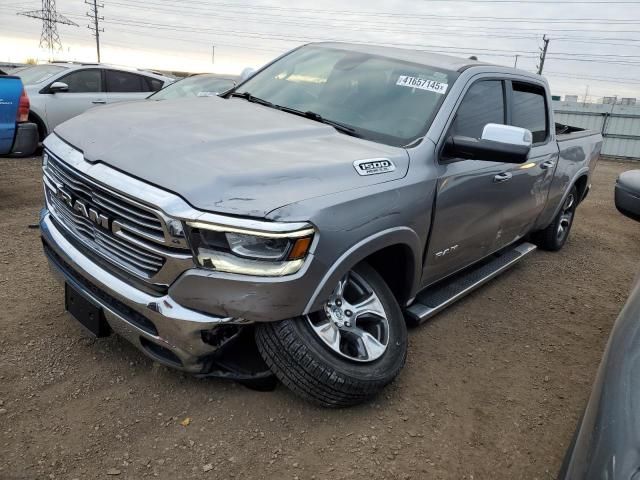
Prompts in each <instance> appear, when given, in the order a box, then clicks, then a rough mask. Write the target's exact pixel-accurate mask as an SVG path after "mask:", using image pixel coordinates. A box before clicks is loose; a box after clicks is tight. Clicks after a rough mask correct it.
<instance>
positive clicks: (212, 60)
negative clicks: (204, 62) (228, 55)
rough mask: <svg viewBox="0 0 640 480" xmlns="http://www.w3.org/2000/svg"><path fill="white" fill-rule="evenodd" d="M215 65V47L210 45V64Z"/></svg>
mask: <svg viewBox="0 0 640 480" xmlns="http://www.w3.org/2000/svg"><path fill="white" fill-rule="evenodd" d="M215 63H216V46H215V45H211V64H212V65H213V64H215Z"/></svg>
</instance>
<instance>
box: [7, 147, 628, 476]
mask: <svg viewBox="0 0 640 480" xmlns="http://www.w3.org/2000/svg"><path fill="white" fill-rule="evenodd" d="M633 167H634V165H632V164H628V163H626V164H625V163H616V162H601V163H600V165H599V167H598V171H597V173H596V175H595V178H594V189H593V191H592V193H591V194H590V196H589V198H588V199H587V201H586V202H585V203H584V204H583V205H582V206H581V207H580V208H579V210H578V215H577V218H576V223H575V225H574V230H573V232H572V235H571V237H570V240H569V243H568V244H567V246H566V247H565V249H564V250H563V251H562V252H560V253H545V252H536V253H535V254H534V255H532V256H531V257H530V258H529V259H527V260H525V261H524V262H523V263H521V264H520V265H518V266H516V267H515V268H514V269H513V270H511V271H509V272H508V273H506V274H504V275H503V276H501V277H500V278H499V279H497V280H495V281H493V282H491V283H490V284H489V285H487V286H486V287H484V288H482V289H480V290H478V291H477V292H476V293H474V294H472V295H471V296H469V297H467V298H466V299H464V300H463V301H461V302H459V303H458V304H457V305H455V306H453V307H452V308H450V309H448V310H447V311H445V312H444V313H442V314H440V315H439V316H437V317H436V318H435V319H433V320H432V321H430V322H429V323H427V324H426V325H423V326H422V327H420V328H417V329H414V330H412V331H411V332H410V348H409V360H408V364H407V366H406V367H405V369H404V371H403V373H402V374H401V375H400V377H399V379H398V380H397V381H396V382H395V383H394V384H393V385H391V386H390V387H389V388H388V389H387V390H386V391H385V392H384V393H383V394H382V395H381V396H380V397H378V398H377V399H375V400H374V401H372V402H370V403H368V404H366V405H363V406H360V407H356V408H352V409H348V410H339V411H330V410H322V409H319V408H316V407H314V406H311V405H309V404H307V403H304V402H303V401H301V400H299V399H297V398H296V397H294V396H293V395H292V394H291V393H289V392H288V391H287V390H286V389H285V388H284V387H282V386H280V387H279V388H277V389H276V391H274V392H269V393H259V392H254V391H251V390H248V389H245V388H244V387H242V386H239V385H236V384H234V383H231V382H226V381H220V380H215V379H195V378H192V377H190V376H186V375H184V374H181V373H179V372H175V371H171V370H169V369H166V368H164V367H161V366H159V365H157V364H154V363H153V362H151V361H150V360H148V359H147V358H145V357H144V356H143V355H142V354H140V353H139V352H138V351H137V350H136V349H134V348H133V347H132V346H130V345H129V344H127V343H126V342H125V341H124V340H122V339H120V338H118V337H114V336H112V337H109V338H107V339H101V340H98V341H96V340H92V339H90V338H87V337H86V336H85V335H84V333H83V332H82V331H81V330H80V327H78V326H77V325H76V324H75V323H74V321H73V320H72V319H71V318H70V317H68V316H67V314H65V313H64V311H63V290H62V288H61V287H60V286H58V285H57V284H56V283H55V282H54V280H53V277H52V275H51V274H50V273H49V271H48V268H47V263H46V261H45V258H44V256H43V255H42V253H41V246H40V240H39V237H38V230H37V229H34V228H32V227H33V224H35V223H36V222H37V213H38V210H39V209H40V206H41V204H42V188H41V185H40V169H39V159H37V158H34V159H26V160H8V159H0V172H1V173H0V325H1V326H2V331H3V334H2V336H1V337H0V478H2V479H29V480H31V479H40V478H42V479H49V478H54V479H58V478H60V479H93V478H123V479H124V478H128V479H139V478H145V477H158V478H171V479H175V478H207V479H209V478H219V479H228V478H242V479H249V478H252V479H253V478H269V479H272V478H273V479H314V478H315V479H343V478H353V479H366V480H373V479H382V478H393V479H395V478H400V479H409V478H411V479H423V478H442V479H449V478H455V479H485V478H487V479H502V478H504V479H507V478H508V479H513V478H526V479H536V478H537V479H548V478H554V476H555V473H556V472H557V469H558V468H559V465H560V463H561V459H562V456H563V454H564V451H565V449H566V447H567V445H568V443H569V439H570V437H571V435H572V433H573V430H574V428H575V425H576V422H577V420H578V417H579V416H580V414H581V411H582V409H583V407H584V405H585V402H586V400H587V397H588V395H589V391H590V389H591V383H592V381H593V378H594V374H595V372H596V368H597V366H598V363H599V361H600V356H601V354H602V351H603V348H604V345H605V342H606V340H607V336H608V334H609V331H610V328H611V326H612V324H613V321H614V320H615V318H616V315H617V314H618V312H619V311H620V309H621V307H622V305H623V303H624V301H625V298H626V296H627V293H628V291H629V287H630V285H631V282H632V279H633V276H634V273H635V271H636V265H637V260H638V257H639V254H640V228H639V227H638V226H637V225H635V224H634V223H633V222H632V221H630V220H627V219H625V218H624V217H622V216H621V215H620V214H618V213H617V212H616V211H615V209H614V206H613V200H612V197H613V184H614V181H615V178H616V176H617V175H618V174H619V173H620V172H622V171H624V170H628V169H630V168H633Z"/></svg>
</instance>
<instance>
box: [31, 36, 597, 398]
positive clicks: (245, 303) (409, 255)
mask: <svg viewBox="0 0 640 480" xmlns="http://www.w3.org/2000/svg"><path fill="white" fill-rule="evenodd" d="M550 106H551V96H550V94H549V89H548V86H547V83H546V82H545V80H544V79H543V78H542V77H540V76H537V75H532V74H529V73H526V72H523V71H519V70H514V69H511V68H505V67H500V66H495V65H489V64H484V63H480V62H477V61H472V60H465V59H459V58H454V57H449V56H441V55H436V54H431V53H425V52H419V51H411V50H401V49H393V48H383V47H371V46H364V45H351V44H340V43H321V44H309V45H305V46H302V47H300V48H297V49H295V50H293V51H292V52H290V53H288V54H286V55H283V56H282V57H280V58H278V59H276V60H275V61H273V62H272V63H270V64H269V65H267V66H265V67H264V68H262V69H261V70H260V71H258V72H256V73H255V74H254V75H253V76H252V77H251V78H250V79H248V80H247V81H245V82H243V83H241V84H240V85H238V86H236V87H235V88H234V89H232V90H230V91H228V92H225V93H224V94H222V95H221V96H220V97H212V98H195V99H186V100H167V101H164V102H142V103H129V104H121V105H116V106H107V107H104V108H101V109H96V110H93V111H89V112H87V113H86V114H83V115H81V116H79V117H76V118H74V119H72V120H70V121H68V122H66V123H64V124H62V125H60V126H59V127H57V128H56V130H55V132H54V133H53V134H52V135H50V136H49V137H48V138H47V139H46V142H45V147H46V148H45V152H44V155H43V171H44V186H45V194H46V209H44V210H43V211H42V215H41V221H40V227H41V233H42V240H43V244H44V251H45V253H46V255H47V257H48V259H49V261H50V264H51V266H52V267H53V270H54V271H55V272H57V273H59V274H60V276H61V278H62V279H63V280H64V285H65V305H66V308H67V310H68V311H69V312H70V313H71V314H72V315H73V316H74V317H76V318H77V319H78V320H79V321H80V323H81V324H82V325H84V326H85V327H86V328H87V329H88V330H89V331H91V332H92V333H93V334H94V335H96V336H104V335H109V334H110V333H111V332H115V333H117V334H120V335H122V336H123V337H125V338H127V339H128V340H129V341H131V342H132V343H133V344H134V345H136V346H137V347H138V348H139V349H141V350H142V351H143V352H145V353H146V354H147V355H149V356H150V357H152V358H154V359H155V360H156V361H158V362H161V363H163V364H165V365H169V366H172V367H176V368H179V369H182V370H184V371H187V372H191V373H194V374H197V375H203V376H206V375H211V376H221V377H227V378H233V379H236V380H239V381H243V382H253V384H254V386H258V387H265V385H266V384H268V383H269V381H273V379H274V375H275V377H277V379H279V380H280V381H282V382H283V383H284V384H286V385H287V386H288V387H289V388H290V389H292V390H293V391H294V392H296V393H297V394H299V395H301V396H303V397H305V398H307V399H310V400H313V401H315V402H317V403H320V404H322V405H325V406H334V407H335V406H346V405H352V404H356V403H359V402H362V401H364V400H366V399H367V398H369V397H371V396H372V395H374V394H375V393H377V392H379V391H380V390H381V389H382V388H383V387H384V386H385V385H387V384H388V383H389V382H391V381H392V380H393V379H394V378H395V377H396V376H397V375H398V373H399V372H400V370H401V368H402V367H403V365H404V363H405V358H406V355H407V323H409V324H419V323H421V322H423V321H425V320H426V319H428V318H430V317H431V316H432V315H434V314H436V313H437V312H438V311H440V310H441V309H443V308H445V307H446V306H448V305H450V304H451V303H452V302H454V301H456V300H457V299H459V298H461V297H462V296H463V295H465V294H466V293H468V292H470V291H471V290H473V289H475V288H477V287H478V286H480V285H482V284H483V283H484V282H486V281H488V280H490V279H491V278H493V277H495V276H496V275H498V274H499V273H501V272H502V271H504V270H505V269H507V268H508V267H510V266H512V265H513V264H515V263H516V262H518V261H519V260H521V259H522V258H524V257H525V256H527V255H528V254H530V253H531V252H532V251H533V250H534V249H535V248H536V246H538V247H541V248H544V249H547V250H559V249H560V248H562V246H563V245H564V244H565V242H566V240H567V237H568V235H569V230H570V229H571V225H572V222H573V219H574V216H575V212H576V207H577V206H578V205H579V203H580V202H581V201H582V200H583V199H584V198H585V196H586V195H587V192H588V191H589V186H590V177H591V174H592V173H593V169H594V167H595V164H596V162H597V159H598V156H599V152H600V147H601V144H602V138H601V136H600V134H599V133H597V132H589V131H583V130H580V129H577V128H572V127H567V126H561V125H556V124H555V123H554V119H553V113H552V111H551V108H550ZM542 308H544V306H542Z"/></svg>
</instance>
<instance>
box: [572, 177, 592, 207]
mask: <svg viewBox="0 0 640 480" xmlns="http://www.w3.org/2000/svg"><path fill="white" fill-rule="evenodd" d="M573 184H574V186H575V187H576V190H577V191H578V200H579V202H582V201H583V200H584V199H585V198H586V197H587V193H588V188H589V174H588V172H584V173H582V174H581V175H580V176H579V177H578V178H577V179H576V180H575V182H574V183H573Z"/></svg>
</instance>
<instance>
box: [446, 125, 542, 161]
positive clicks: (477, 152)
mask: <svg viewBox="0 0 640 480" xmlns="http://www.w3.org/2000/svg"><path fill="white" fill-rule="evenodd" d="M532 138H533V136H532V135H531V132H530V131H529V130H526V129H524V128H519V127H511V126H509V125H498V124H496V123H489V124H487V125H486V126H485V127H484V129H483V131H482V138H479V139H478V138H469V137H462V136H459V135H456V136H454V137H450V138H448V139H447V141H446V143H445V147H444V151H443V153H444V155H445V156H446V157H448V158H449V159H452V160H453V159H463V160H484V161H490V162H504V163H524V162H526V161H527V159H528V158H529V152H530V151H531V141H532Z"/></svg>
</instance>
